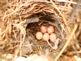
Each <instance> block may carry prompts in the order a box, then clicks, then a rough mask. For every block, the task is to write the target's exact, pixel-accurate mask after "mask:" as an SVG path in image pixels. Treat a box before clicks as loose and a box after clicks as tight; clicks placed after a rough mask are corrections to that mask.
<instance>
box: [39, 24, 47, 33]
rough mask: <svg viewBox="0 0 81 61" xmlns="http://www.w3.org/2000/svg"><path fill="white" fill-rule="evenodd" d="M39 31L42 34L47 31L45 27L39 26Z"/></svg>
mask: <svg viewBox="0 0 81 61" xmlns="http://www.w3.org/2000/svg"><path fill="white" fill-rule="evenodd" d="M40 29H41V32H42V33H46V31H47V29H46V26H44V25H43V26H41V27H40Z"/></svg>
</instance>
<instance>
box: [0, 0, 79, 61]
mask: <svg viewBox="0 0 81 61" xmlns="http://www.w3.org/2000/svg"><path fill="white" fill-rule="evenodd" d="M80 5H81V4H80V1H77V0H75V1H74V0H70V1H68V0H63V1H62V0H56V1H55V0H54V1H53V0H50V1H48V0H41V1H39V0H35V1H34V0H13V1H12V0H10V1H8V0H1V1H0V55H1V57H3V55H4V54H13V56H14V58H15V57H16V56H26V57H27V56H28V55H31V54H39V55H41V54H45V55H48V56H51V57H53V60H54V61H57V60H58V61H67V59H66V56H67V55H68V57H70V56H71V57H73V56H74V55H79V56H80V54H81V45H80V43H81V42H80V40H81V20H80V19H81V12H80V11H81V8H80ZM44 21H46V22H47V23H50V24H52V25H54V26H56V28H57V30H58V32H57V35H58V36H59V39H60V40H61V42H60V45H59V48H58V49H57V50H54V49H52V48H50V47H49V44H48V43H46V42H44V41H38V40H37V39H36V38H35V33H36V32H37V31H38V30H39V27H40V25H39V26H38V24H41V23H43V22H44ZM46 51H47V52H46ZM23 52H24V53H23ZM45 52H46V53H45ZM54 57H55V58H54ZM64 58H65V60H63V59H64ZM69 61H70V60H69Z"/></svg>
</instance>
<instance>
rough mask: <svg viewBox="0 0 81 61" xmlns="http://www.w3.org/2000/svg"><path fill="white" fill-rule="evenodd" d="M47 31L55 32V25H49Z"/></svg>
mask: <svg viewBox="0 0 81 61" xmlns="http://www.w3.org/2000/svg"><path fill="white" fill-rule="evenodd" d="M47 32H48V33H49V34H51V33H53V32H54V27H53V26H49V27H48V28H47Z"/></svg>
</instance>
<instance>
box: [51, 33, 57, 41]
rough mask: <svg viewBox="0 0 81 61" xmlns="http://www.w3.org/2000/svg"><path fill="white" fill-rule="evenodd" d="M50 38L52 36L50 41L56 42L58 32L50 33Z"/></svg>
mask: <svg viewBox="0 0 81 61" xmlns="http://www.w3.org/2000/svg"><path fill="white" fill-rule="evenodd" d="M49 38H50V41H51V42H54V41H55V40H56V38H57V37H56V34H55V33H52V34H50V37H49Z"/></svg>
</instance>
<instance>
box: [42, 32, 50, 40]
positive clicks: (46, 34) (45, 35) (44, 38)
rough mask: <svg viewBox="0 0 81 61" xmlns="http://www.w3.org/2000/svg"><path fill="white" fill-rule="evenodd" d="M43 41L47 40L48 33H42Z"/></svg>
mask: <svg viewBox="0 0 81 61" xmlns="http://www.w3.org/2000/svg"><path fill="white" fill-rule="evenodd" d="M43 40H45V41H47V40H49V34H48V33H44V35H43Z"/></svg>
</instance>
